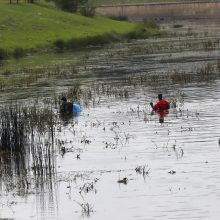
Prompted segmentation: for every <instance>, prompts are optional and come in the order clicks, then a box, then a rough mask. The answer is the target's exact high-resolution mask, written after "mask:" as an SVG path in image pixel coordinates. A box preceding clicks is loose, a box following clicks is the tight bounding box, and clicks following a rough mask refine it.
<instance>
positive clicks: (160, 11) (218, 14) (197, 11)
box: [96, 2, 220, 20]
mask: <svg viewBox="0 0 220 220" xmlns="http://www.w3.org/2000/svg"><path fill="white" fill-rule="evenodd" d="M96 14H97V15H101V16H107V17H127V18H128V19H129V20H143V19H159V20H167V19H219V18H220V2H194V3H160V4H158V3H155V4H136V5H119V6H101V7H98V8H96Z"/></svg>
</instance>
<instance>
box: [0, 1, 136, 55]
mask: <svg viewBox="0 0 220 220" xmlns="http://www.w3.org/2000/svg"><path fill="white" fill-rule="evenodd" d="M136 26H137V25H136V24H134V23H130V22H125V21H124V22H119V21H113V20H110V19H107V18H103V17H95V18H89V17H83V16H80V15H78V14H71V13H67V12H63V11H61V10H58V9H56V8H53V7H46V6H42V5H36V4H25V3H21V4H12V5H10V4H7V3H3V2H0V51H1V54H2V56H4V57H5V56H7V55H12V54H14V56H15V57H19V56H23V55H24V52H25V53H27V51H39V50H42V49H45V48H52V47H54V44H55V42H57V41H58V40H59V41H61V42H62V43H63V45H65V47H68V46H70V45H72V47H73V48H75V47H76V46H79V45H80V44H81V45H82V46H84V45H87V44H93V43H96V44H98V43H99V42H101V43H105V42H108V41H110V40H111V39H114V38H117V37H118V36H126V35H127V34H129V33H131V32H134V31H135V28H136Z"/></svg>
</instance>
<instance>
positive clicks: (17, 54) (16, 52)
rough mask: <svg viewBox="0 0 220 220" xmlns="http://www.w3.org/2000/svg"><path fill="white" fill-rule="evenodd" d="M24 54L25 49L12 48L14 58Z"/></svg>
mask: <svg viewBox="0 0 220 220" xmlns="http://www.w3.org/2000/svg"><path fill="white" fill-rule="evenodd" d="M25 54H26V53H25V50H24V49H23V48H20V47H16V48H15V49H14V52H13V57H14V58H15V59H19V58H21V57H23V56H25Z"/></svg>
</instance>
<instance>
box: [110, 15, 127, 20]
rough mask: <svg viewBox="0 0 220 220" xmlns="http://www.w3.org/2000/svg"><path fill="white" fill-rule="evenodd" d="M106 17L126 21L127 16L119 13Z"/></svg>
mask: <svg viewBox="0 0 220 220" xmlns="http://www.w3.org/2000/svg"><path fill="white" fill-rule="evenodd" d="M108 18H110V19H112V20H116V21H128V17H127V16H125V15H119V16H109V17H108Z"/></svg>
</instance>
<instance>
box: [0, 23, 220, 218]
mask: <svg viewBox="0 0 220 220" xmlns="http://www.w3.org/2000/svg"><path fill="white" fill-rule="evenodd" d="M217 27H218V26H217ZM217 27H216V30H218V29H217ZM184 28H185V26H184ZM217 33H218V34H219V32H217ZM211 34H212V32H211V33H210V35H211ZM199 36H201V35H199ZM216 36H218V37H219V35H216ZM216 36H215V39H216V38H217V37H216ZM182 39H183V40H184V39H185V41H186V42H187V41H188V39H189V38H188V36H183V37H182ZM196 39H197V40H198V38H197V37H196ZM175 40H176V37H174V38H166V39H161V40H158V39H155V40H149V41H150V44H151V43H153V42H158V41H159V42H163V41H164V42H166V43H165V45H169V44H172V42H174V41H175ZM204 40H205V39H204V38H202V41H204ZM149 41H148V40H147V41H146V43H147V44H149ZM181 42H182V41H181ZM134 45H135V46H134ZM143 45H145V43H143V42H142V41H137V42H132V43H129V44H120V45H116V46H115V47H112V48H108V49H105V50H99V51H97V52H95V53H94V55H93V56H92V57H91V58H90V59H88V61H87V63H86V64H85V65H86V67H87V68H86V70H85V68H84V67H83V66H82V67H80V66H79V67H78V68H79V70H80V71H82V72H83V71H85V72H87V71H88V72H92V73H93V74H94V75H95V76H96V78H95V79H96V82H97V81H100V82H102V80H103V78H107V82H108V83H110V84H111V86H115V85H116V84H118V85H119V88H121V89H124V88H126V89H127V90H128V97H125V98H115V97H114V95H111V96H106V95H103V94H99V95H97V96H96V98H95V99H94V100H93V102H94V103H93V105H90V107H89V108H86V107H84V108H83V112H82V114H81V116H80V117H77V118H72V119H70V121H69V123H64V122H63V123H62V125H61V127H62V129H61V131H60V130H59V129H58V130H57V131H56V136H55V142H56V141H58V140H63V141H64V144H63V145H62V146H65V148H66V151H67V152H66V153H64V154H63V155H62V153H61V152H60V150H59V149H60V147H61V146H60V147H59V146H58V145H56V148H55V156H54V160H55V165H56V166H55V172H53V173H52V174H51V175H46V176H44V175H43V176H40V177H34V175H33V174H32V172H28V175H30V176H28V181H30V186H29V189H28V190H27V192H26V193H24V194H22V192H23V191H22V190H21V191H20V192H19V190H18V189H19V186H18V187H17V188H15V190H12V191H7V190H6V187H5V185H6V182H5V181H6V180H5V178H2V180H1V188H2V190H1V192H0V194H1V199H0V205H1V206H2V207H1V211H0V218H12V219H57V220H58V219H83V218H85V219H86V218H89V219H94V220H98V219H109V220H112V219H114V220H121V219H129V220H130V219H131V220H132V219H135V220H136V219H144V220H146V219H147V220H150V219H153V220H155V219H163V220H164V219H208V220H210V219H211V220H217V219H219V216H220V211H219V205H220V202H219V201H220V184H219V183H220V180H219V176H220V160H219V157H220V146H219V138H220V135H219V131H220V112H219V111H218V109H219V108H220V79H219V77H218V76H217V75H218V74H217V72H216V70H215V71H213V72H214V74H215V75H216V74H217V75H216V76H215V77H214V78H211V79H209V80H197V81H196V80H191V81H189V82H187V83H182V82H179V81H178V82H168V81H167V82H166V83H165V84H164V81H157V80H156V81H152V80H151V81H146V82H145V83H137V84H135V86H134V85H133V83H131V84H130V85H128V83H126V82H125V81H124V80H122V78H123V77H124V76H127V75H131V76H132V77H133V74H134V73H136V74H146V73H147V74H149V75H152V74H169V73H171V72H173V71H177V70H179V69H181V71H183V70H184V71H185V72H187V73H189V72H193V74H194V73H195V69H201V68H202V67H203V66H206V64H207V63H211V64H213V65H215V64H216V62H217V60H218V59H219V44H216V45H215V48H214V49H212V50H206V49H204V48H198V47H196V48H188V49H185V50H181V51H174V50H176V49H175V48H173V49H172V48H171V49H169V50H167V51H166V50H164V49H162V50H161V49H160V51H159V52H157V51H155V52H154V53H149V54H148V53H147V52H146V50H145V49H144V50H140V48H145V47H144V46H143ZM163 45H164V44H163ZM177 45H181V43H177ZM147 47H148V46H147ZM199 47H202V46H201V45H199ZM134 49H137V51H139V52H136V53H133V51H134ZM158 50H159V49H158ZM144 51H145V52H144ZM119 58H120V59H119ZM161 60H163V61H164V60H166V62H160V61H161ZM180 61H181V62H180ZM119 73H120V74H119ZM92 82H94V78H88V79H83V80H82V84H83V87H88V88H89V86H90V85H91V83H92ZM111 82H112V83H111ZM57 84H58V85H59V89H60V90H62V86H63V85H65V86H67V85H70V84H71V81H69V82H68V81H64V82H62V83H61V82H58V83H57ZM50 91H51V88H45V90H44V92H45V93H47V94H49V92H50ZM23 92H24V91H23ZM159 92H163V94H164V96H165V97H166V98H167V99H170V100H171V99H172V100H173V99H175V100H176V101H175V102H176V105H177V107H176V108H171V109H170V111H169V114H168V115H167V116H165V118H164V123H159V116H158V115H157V114H153V115H152V114H151V109H150V106H149V102H150V101H154V102H155V101H156V97H157V93H159ZM138 168H139V170H138ZM13 175H14V176H15V174H13ZM123 178H126V180H127V181H126V182H124V183H123V181H122V180H123ZM9 179H10V178H9ZM12 179H13V178H12ZM120 180H121V181H120ZM13 182H14V184H15V183H16V181H12V183H13ZM119 182H122V183H119ZM12 183H11V184H12Z"/></svg>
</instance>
